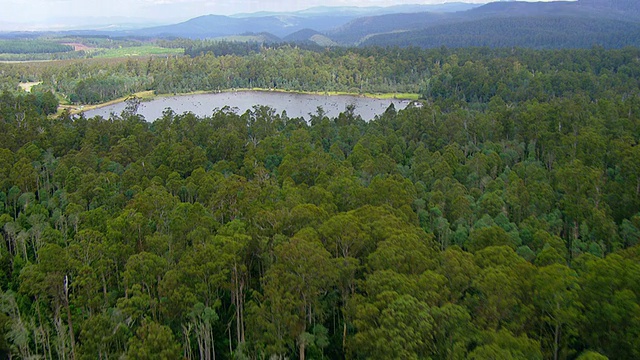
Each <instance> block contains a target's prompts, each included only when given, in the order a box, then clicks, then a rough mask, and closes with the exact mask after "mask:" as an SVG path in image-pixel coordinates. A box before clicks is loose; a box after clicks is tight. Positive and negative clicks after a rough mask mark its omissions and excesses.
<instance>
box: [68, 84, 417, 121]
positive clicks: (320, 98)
mask: <svg viewBox="0 0 640 360" xmlns="http://www.w3.org/2000/svg"><path fill="white" fill-rule="evenodd" d="M372 95H377V96H366V94H357V95H354V94H345V93H337V92H333V93H330V92H316V93H311V92H306V93H304V92H293V91H282V90H281V91H278V90H265V89H231V90H227V91H219V92H217V91H216V92H204V91H198V92H192V93H189V94H180V95H178V94H175V95H173V94H160V95H155V94H153V93H152V92H151V91H148V92H144V93H138V94H136V96H138V97H139V98H140V99H141V100H142V101H141V102H140V107H139V108H138V114H140V115H142V116H143V117H144V118H145V119H147V120H149V121H153V120H155V119H158V118H160V117H162V115H163V112H164V110H165V109H167V108H169V109H171V110H173V111H174V112H175V113H177V114H182V113H185V112H191V113H194V114H196V115H198V116H210V115H211V111H212V110H215V109H221V108H223V107H229V108H231V109H233V111H235V112H237V113H238V114H241V113H244V112H246V111H247V110H251V109H253V108H254V107H255V106H256V105H265V106H268V107H270V108H272V109H274V110H275V111H276V112H277V113H281V112H286V114H287V116H288V117H291V118H296V117H301V118H305V119H309V118H310V117H311V116H313V114H316V112H317V111H318V108H322V109H323V112H324V113H325V114H326V115H327V116H329V117H337V116H338V115H339V114H340V113H342V112H344V111H345V109H346V108H347V106H348V105H353V106H354V109H355V110H356V111H355V113H356V115H360V116H362V118H363V119H365V120H371V119H373V118H374V117H375V115H380V114H382V113H383V112H384V111H385V110H386V109H387V108H388V107H389V106H390V105H391V104H394V106H395V107H396V109H402V108H405V107H407V106H408V105H409V104H410V103H411V102H412V101H414V100H412V99H406V97H407V96H404V97H405V99H401V98H399V96H398V95H399V94H372ZM394 95H395V96H394ZM411 97H412V98H414V99H415V98H416V96H415V95H413V96H411ZM125 100H126V98H122V99H117V100H114V101H110V102H109V103H106V104H100V105H95V106H91V107H79V108H78V109H77V110H76V111H74V112H73V113H75V114H78V113H84V115H85V116H87V117H94V116H102V117H104V118H108V117H110V116H112V115H116V116H117V115H119V114H121V113H122V111H123V110H124V109H125V106H126V103H125V102H124V101H125Z"/></svg>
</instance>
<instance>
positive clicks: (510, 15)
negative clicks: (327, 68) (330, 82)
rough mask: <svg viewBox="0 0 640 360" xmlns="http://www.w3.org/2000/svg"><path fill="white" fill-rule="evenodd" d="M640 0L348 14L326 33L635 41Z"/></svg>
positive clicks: (568, 43)
mask: <svg viewBox="0 0 640 360" xmlns="http://www.w3.org/2000/svg"><path fill="white" fill-rule="evenodd" d="M638 24H640V1H637V0H633V1H631V0H580V1H577V2H576V1H571V2H569V1H555V2H517V1H509V2H493V3H489V4H486V5H483V6H480V7H476V8H473V9H470V10H467V11H461V12H454V13H431V12H429V13H415V14H392V15H382V16H370V17H364V18H358V19H354V20H352V21H351V22H349V23H347V24H345V25H343V26H340V27H338V28H336V29H334V30H333V31H331V32H329V34H330V36H331V37H332V38H333V39H335V40H336V41H339V42H340V43H342V44H345V45H349V44H352V45H353V44H355V45H361V46H368V45H379V46H420V47H437V46H442V45H445V46H448V47H465V46H492V47H499V46H522V47H533V48H563V47H590V46H593V45H594V44H598V45H602V46H605V47H622V46H638V45H640V33H638Z"/></svg>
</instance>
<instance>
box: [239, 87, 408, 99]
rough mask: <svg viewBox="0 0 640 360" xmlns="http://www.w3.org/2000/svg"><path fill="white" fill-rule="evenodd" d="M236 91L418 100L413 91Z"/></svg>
mask: <svg viewBox="0 0 640 360" xmlns="http://www.w3.org/2000/svg"><path fill="white" fill-rule="evenodd" d="M237 91H274V92H283V93H295V94H309V95H328V96H338V95H343V96H364V97H368V98H374V99H399V100H418V99H420V94H413V93H364V94H358V93H352V92H347V91H296V90H283V89H263V88H251V89H237Z"/></svg>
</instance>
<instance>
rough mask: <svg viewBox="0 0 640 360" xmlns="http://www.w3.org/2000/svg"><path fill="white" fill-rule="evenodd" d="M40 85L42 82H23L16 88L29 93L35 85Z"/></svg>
mask: <svg viewBox="0 0 640 360" xmlns="http://www.w3.org/2000/svg"><path fill="white" fill-rule="evenodd" d="M40 84H42V81H38V82H24V83H20V84H18V86H19V87H20V88H21V89H22V90H24V91H26V92H31V88H32V87H34V86H36V85H40Z"/></svg>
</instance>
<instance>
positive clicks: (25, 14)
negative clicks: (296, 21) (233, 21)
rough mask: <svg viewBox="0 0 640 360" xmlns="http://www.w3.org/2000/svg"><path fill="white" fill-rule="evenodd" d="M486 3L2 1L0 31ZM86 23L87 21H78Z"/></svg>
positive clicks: (472, 0)
mask: <svg viewBox="0 0 640 360" xmlns="http://www.w3.org/2000/svg"><path fill="white" fill-rule="evenodd" d="M455 1H457V2H469V3H486V2H490V1H492V0H307V1H296V0H0V30H6V29H7V28H14V27H16V25H18V24H19V25H20V26H19V27H21V28H25V27H30V28H31V29H36V28H39V27H43V26H46V27H52V28H53V27H56V26H60V27H64V26H65V25H69V23H71V22H73V23H83V22H84V23H88V24H91V23H93V21H95V19H94V18H105V17H127V18H131V19H132V22H139V21H140V20H141V19H149V20H155V21H157V22H167V21H182V20H187V19H190V18H193V17H196V16H200V15H207V14H220V15H231V14H237V13H252V12H258V11H295V10H303V9H308V8H310V7H314V6H391V5H398V4H434V3H443V2H455ZM79 19H84V21H78V20H79Z"/></svg>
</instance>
